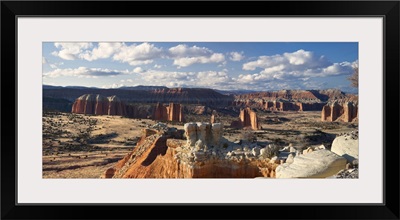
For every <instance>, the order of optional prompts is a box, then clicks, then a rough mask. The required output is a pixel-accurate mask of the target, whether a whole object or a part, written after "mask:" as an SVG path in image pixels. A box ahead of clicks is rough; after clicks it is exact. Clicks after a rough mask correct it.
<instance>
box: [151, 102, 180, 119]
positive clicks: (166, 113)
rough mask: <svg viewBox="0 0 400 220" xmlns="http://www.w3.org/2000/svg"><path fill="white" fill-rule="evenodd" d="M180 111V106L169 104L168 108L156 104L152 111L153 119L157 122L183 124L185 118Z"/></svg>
mask: <svg viewBox="0 0 400 220" xmlns="http://www.w3.org/2000/svg"><path fill="white" fill-rule="evenodd" d="M182 109H183V108H182V106H181V105H180V104H176V103H170V104H169V106H164V105H162V104H160V103H157V105H156V107H155V109H154V113H153V119H154V120H159V121H179V122H184V121H185V117H184V113H183V110H182Z"/></svg>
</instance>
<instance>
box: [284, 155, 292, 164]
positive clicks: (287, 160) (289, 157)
mask: <svg viewBox="0 0 400 220" xmlns="http://www.w3.org/2000/svg"><path fill="white" fill-rule="evenodd" d="M293 161H294V156H293V154H289V155H288V157H287V159H286V163H288V164H291V163H293Z"/></svg>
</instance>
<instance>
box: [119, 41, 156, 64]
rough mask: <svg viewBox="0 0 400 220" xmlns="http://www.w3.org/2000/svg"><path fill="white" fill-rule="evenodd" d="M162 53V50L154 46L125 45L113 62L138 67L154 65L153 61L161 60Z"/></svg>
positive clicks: (147, 44)
mask: <svg viewBox="0 0 400 220" xmlns="http://www.w3.org/2000/svg"><path fill="white" fill-rule="evenodd" d="M162 53H163V51H162V49H161V48H158V47H156V46H154V44H149V43H142V44H139V45H136V44H132V45H130V46H127V45H126V44H123V45H122V46H121V47H120V48H119V50H118V52H116V53H115V54H114V56H113V60H116V61H120V62H123V63H128V64H129V65H132V66H137V65H143V64H149V63H152V62H153V59H156V58H160V57H161V56H162Z"/></svg>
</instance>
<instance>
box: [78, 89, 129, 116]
mask: <svg viewBox="0 0 400 220" xmlns="http://www.w3.org/2000/svg"><path fill="white" fill-rule="evenodd" d="M71 112H72V113H77V114H90V115H121V116H125V115H126V105H125V103H124V102H122V101H121V100H120V99H119V98H118V97H117V96H115V95H114V96H110V97H105V96H102V95H99V94H85V95H82V96H80V97H79V98H77V99H76V100H75V102H74V104H73V105H72V111H71Z"/></svg>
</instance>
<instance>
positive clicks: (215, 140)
mask: <svg viewBox="0 0 400 220" xmlns="http://www.w3.org/2000/svg"><path fill="white" fill-rule="evenodd" d="M223 128H224V126H223V125H222V124H221V123H214V124H212V126H211V133H212V138H211V140H212V141H211V144H212V145H214V146H216V147H217V146H220V145H221V137H222V134H223Z"/></svg>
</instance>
